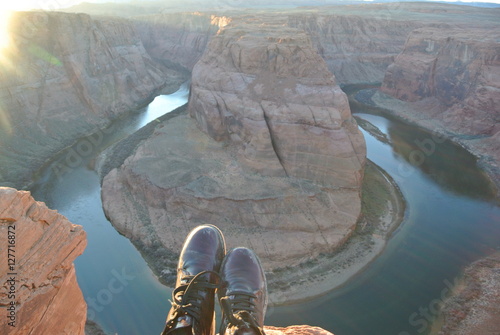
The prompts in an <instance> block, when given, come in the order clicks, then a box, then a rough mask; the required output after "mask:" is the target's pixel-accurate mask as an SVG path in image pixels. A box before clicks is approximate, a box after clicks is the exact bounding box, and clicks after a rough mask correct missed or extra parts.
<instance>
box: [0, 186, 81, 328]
mask: <svg viewBox="0 0 500 335" xmlns="http://www.w3.org/2000/svg"><path fill="white" fill-rule="evenodd" d="M86 243H87V240H86V237H85V232H84V231H83V229H82V227H81V226H77V225H73V224H71V223H70V222H69V221H68V220H67V219H66V218H65V217H63V216H62V215H60V214H58V213H57V212H56V211H53V210H50V209H48V208H47V207H46V206H45V204H43V203H40V202H36V201H35V200H34V199H33V198H32V197H31V195H30V193H29V192H25V191H16V190H15V189H12V188H0V248H1V250H2V256H3V257H2V258H3V259H2V260H1V261H0V282H1V283H2V286H1V287H0V306H1V307H2V308H1V309H0V310H1V318H2V323H1V324H0V332H1V333H2V334H10V335H14V334H19V335H24V334H75V335H83V334H84V326H85V320H86V315H87V305H86V303H85V301H84V299H83V295H82V292H81V291H80V288H79V286H78V283H77V281H76V276H75V268H74V266H73V260H74V259H75V258H76V257H77V256H78V255H80V254H81V253H82V252H83V250H84V249H85V246H86ZM10 306H14V309H11V310H8V308H9V307H10ZM7 316H9V317H10V316H14V318H7ZM7 320H8V321H7ZM8 322H14V325H15V327H12V326H10V325H9V324H8Z"/></svg>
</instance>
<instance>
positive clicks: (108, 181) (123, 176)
mask: <svg viewBox="0 0 500 335" xmlns="http://www.w3.org/2000/svg"><path fill="white" fill-rule="evenodd" d="M263 31H264V32H263ZM189 112H190V114H191V115H192V118H189V117H188V116H187V115H180V116H178V117H175V118H172V119H170V120H168V121H165V122H162V123H160V124H158V125H157V126H156V128H155V129H154V132H153V134H152V135H151V136H150V137H149V138H148V139H146V140H145V141H143V142H142V143H140V144H139V145H138V146H137V148H135V149H134V150H133V152H132V153H131V155H130V157H128V158H127V159H126V160H125V161H124V163H123V164H122V165H121V166H120V167H118V168H115V169H113V170H111V171H110V173H109V174H107V176H105V177H104V179H103V185H102V187H103V188H102V199H103V206H104V209H105V212H106V214H107V215H108V217H109V218H110V221H111V222H112V223H113V224H114V225H115V227H116V228H117V229H118V230H119V231H120V232H122V233H123V234H124V235H126V236H127V237H129V238H131V239H132V241H134V242H135V243H136V245H138V246H139V247H140V248H141V249H142V250H143V251H145V252H146V253H149V254H154V255H155V256H158V255H165V254H170V255H175V256H173V257H172V258H171V261H172V263H164V264H156V270H158V271H157V272H161V273H162V274H163V275H164V276H165V278H170V277H171V276H172V274H173V273H172V271H171V270H172V268H173V267H172V264H173V262H174V260H175V259H176V255H177V254H178V251H179V248H180V246H181V245H182V243H183V236H186V234H187V233H188V232H189V230H190V229H192V228H193V227H195V226H196V225H199V224H204V223H211V224H215V225H217V226H219V227H220V228H221V229H222V231H223V232H224V234H225V236H226V242H227V244H228V246H229V247H232V246H236V245H244V246H247V247H250V248H252V249H254V250H256V252H257V253H258V254H259V256H260V257H261V260H262V261H263V264H264V266H265V268H266V271H268V272H271V271H273V270H276V269H278V268H282V267H286V266H293V265H296V264H299V263H301V262H305V261H307V260H310V259H312V258H314V257H315V256H317V255H318V254H319V253H328V252H332V251H334V250H335V249H336V248H338V247H339V246H341V245H342V244H343V243H344V242H345V241H346V240H347V239H348V238H349V236H350V235H351V233H352V232H353V229H354V227H355V224H356V221H357V219H358V216H359V214H360V186H361V181H362V176H363V169H364V163H365V155H366V149H365V144H364V139H363V137H362V134H361V133H360V132H359V130H358V129H357V125H356V123H355V121H354V120H353V119H352V117H351V114H350V110H349V106H348V102H347V99H346V96H345V95H344V93H343V92H342V91H341V90H340V89H339V87H338V86H337V85H336V83H335V78H334V76H333V75H332V74H331V73H330V72H328V70H327V68H326V65H325V63H324V61H323V60H322V59H321V57H319V55H318V54H317V53H316V52H315V50H314V48H313V47H312V45H311V42H310V40H309V38H308V37H307V35H305V34H304V33H302V32H301V31H299V30H296V29H293V28H286V27H283V26H277V25H268V26H266V25H261V24H260V22H257V23H249V22H246V21H244V22H241V23H240V24H234V22H233V23H232V24H230V25H229V26H227V27H226V28H224V29H223V30H221V31H220V32H219V34H218V35H217V36H216V37H214V39H213V40H212V41H211V42H210V45H209V47H208V49H207V52H206V53H205V54H204V56H203V57H202V59H201V60H200V61H199V63H198V64H197V65H196V66H195V69H194V70H193V78H192V93H191V98H190V104H189ZM153 126H154V125H153ZM200 129H201V130H200ZM179 236H182V238H179ZM160 250H165V251H160ZM155 258H156V257H155Z"/></svg>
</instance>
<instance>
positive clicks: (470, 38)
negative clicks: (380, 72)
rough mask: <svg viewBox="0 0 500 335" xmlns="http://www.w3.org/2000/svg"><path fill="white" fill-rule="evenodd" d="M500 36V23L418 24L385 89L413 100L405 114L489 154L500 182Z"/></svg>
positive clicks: (487, 158)
mask: <svg viewBox="0 0 500 335" xmlns="http://www.w3.org/2000/svg"><path fill="white" fill-rule="evenodd" d="M499 40H500V34H499V33H498V29H489V28H477V27H476V28H467V29H461V28H456V27H455V28H454V29H434V28H423V29H417V30H415V31H413V32H412V33H411V34H410V36H409V38H408V41H407V43H406V45H405V48H404V50H403V52H402V53H401V54H400V55H399V56H398V57H397V58H396V60H395V62H394V64H392V65H391V66H390V67H389V68H388V69H387V73H386V76H385V79H384V82H383V85H382V88H381V92H383V93H385V94H387V95H390V96H392V97H394V98H396V99H399V100H402V101H404V102H407V105H408V106H409V108H410V109H411V110H412V112H409V113H406V114H407V115H406V114H405V116H408V117H409V118H410V119H412V120H417V121H418V122H419V123H420V124H423V125H424V126H426V127H428V128H430V129H432V130H434V131H438V132H445V133H447V134H449V135H451V136H453V137H454V138H455V140H457V141H459V142H460V143H462V144H463V145H464V146H466V147H467V148H469V149H470V150H471V151H472V152H474V153H475V154H476V155H478V156H480V157H483V163H485V164H486V165H489V167H490V169H491V170H493V174H494V175H496V176H497V182H498V180H499V179H498V178H499V176H500V170H499V166H500V165H499V164H500V145H499V143H500V142H499V141H498V139H499V138H500V118H499V115H500V109H499V107H498V106H499V105H500V60H499V59H498V55H499V54H500V43H499V42H498V41H499ZM375 98H381V97H380V96H378V97H377V96H376V97H375ZM380 100H383V99H382V98H381V99H380ZM398 110H399V108H398ZM401 110H404V108H401ZM399 113H403V112H401V111H399Z"/></svg>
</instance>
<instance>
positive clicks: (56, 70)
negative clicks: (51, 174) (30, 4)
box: [0, 12, 185, 188]
mask: <svg viewBox="0 0 500 335" xmlns="http://www.w3.org/2000/svg"><path fill="white" fill-rule="evenodd" d="M9 30H10V33H11V39H12V43H11V44H10V47H9V48H8V49H6V51H5V52H4V53H3V58H2V66H1V67H0V103H1V106H0V108H1V110H2V117H1V119H0V120H1V121H0V127H1V130H2V131H1V132H0V143H1V145H0V163H1V164H0V182H1V183H2V185H4V186H13V187H16V188H22V187H24V186H26V185H28V184H29V183H30V181H31V180H32V179H33V174H34V173H35V172H36V171H37V170H38V169H39V168H40V167H41V166H42V165H43V164H44V163H45V162H46V161H47V160H48V159H49V158H50V157H52V156H54V155H55V154H56V153H57V152H59V151H60V150H62V149H63V148H65V147H67V146H69V145H71V144H73V143H74V142H75V141H76V140H77V139H78V138H80V137H83V136H86V135H89V134H92V133H95V132H96V131H97V130H99V129H102V128H105V127H106V126H107V125H109V124H110V122H111V121H112V120H114V119H116V118H119V117H121V116H123V115H125V114H127V113H130V111H131V110H135V109H137V108H139V107H141V106H143V105H145V104H147V103H149V102H150V101H151V100H152V99H153V98H154V97H155V96H156V95H158V94H159V93H160V92H162V90H164V89H166V90H168V91H171V90H172V89H175V88H176V87H178V84H179V83H181V82H182V81H184V80H185V78H184V77H183V76H182V75H181V74H179V73H178V72H176V71H174V70H169V69H167V68H164V67H161V66H160V65H158V64H156V63H155V62H153V60H152V59H151V57H150V56H149V55H148V54H147V52H146V51H145V49H144V47H143V46H142V43H141V40H140V38H139V35H138V34H137V32H136V30H135V29H134V28H133V26H132V25H130V24H128V22H126V21H125V20H122V19H119V18H114V19H106V20H99V19H93V18H91V17H90V16H88V15H86V14H63V13H50V12H16V13H15V14H13V15H12V17H11V18H10V26H9ZM88 149H89V148H82V151H85V150H88ZM27 158H29V159H27Z"/></svg>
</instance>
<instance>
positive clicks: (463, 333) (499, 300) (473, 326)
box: [439, 252, 500, 335]
mask: <svg viewBox="0 0 500 335" xmlns="http://www.w3.org/2000/svg"><path fill="white" fill-rule="evenodd" d="M441 312H442V318H443V324H442V326H441V330H440V331H439V334H440V335H467V334H495V332H498V329H500V320H499V319H498V315H499V314H500V252H497V253H495V254H493V255H491V256H488V257H485V258H484V259H481V260H479V261H476V262H475V263H473V264H472V265H470V266H468V267H467V269H466V270H465V273H464V278H463V280H462V282H461V283H460V284H459V285H458V287H456V288H455V291H454V292H453V295H452V296H451V297H450V298H449V299H447V300H446V301H445V303H444V305H443V306H442V307H441Z"/></svg>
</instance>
